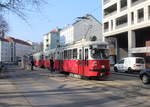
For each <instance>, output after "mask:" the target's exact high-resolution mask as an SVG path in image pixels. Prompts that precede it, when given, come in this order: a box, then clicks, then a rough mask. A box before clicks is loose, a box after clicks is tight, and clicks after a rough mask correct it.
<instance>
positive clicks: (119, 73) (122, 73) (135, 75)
mask: <svg viewBox="0 0 150 107" xmlns="http://www.w3.org/2000/svg"><path fill="white" fill-rule="evenodd" d="M112 74H115V75H123V76H130V77H139V74H138V73H136V74H128V73H124V72H112Z"/></svg>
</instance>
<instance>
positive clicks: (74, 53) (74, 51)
mask: <svg viewBox="0 0 150 107" xmlns="http://www.w3.org/2000/svg"><path fill="white" fill-rule="evenodd" d="M73 59H77V49H73Z"/></svg>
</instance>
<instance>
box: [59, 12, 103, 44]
mask: <svg viewBox="0 0 150 107" xmlns="http://www.w3.org/2000/svg"><path fill="white" fill-rule="evenodd" d="M82 39H84V40H86V41H91V40H97V41H103V35H102V24H101V23H100V22H99V21H98V20H97V19H96V18H95V17H93V16H92V15H90V14H86V15H85V16H82V17H78V18H77V20H76V21H75V22H74V23H73V24H71V25H68V26H66V27H64V28H63V29H62V30H61V31H60V44H61V45H66V44H70V43H73V42H76V41H81V40H82Z"/></svg>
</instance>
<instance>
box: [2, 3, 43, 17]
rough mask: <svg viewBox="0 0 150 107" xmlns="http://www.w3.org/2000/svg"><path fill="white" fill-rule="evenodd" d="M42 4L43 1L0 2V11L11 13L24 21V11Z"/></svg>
mask: <svg viewBox="0 0 150 107" xmlns="http://www.w3.org/2000/svg"><path fill="white" fill-rule="evenodd" d="M43 2H44V0H0V11H5V10H6V11H11V12H13V13H15V14H17V15H18V16H19V17H21V18H22V19H25V17H24V16H25V14H24V12H23V11H24V10H28V9H31V7H33V8H38V7H39V5H40V4H41V3H43ZM29 11H31V10H29Z"/></svg>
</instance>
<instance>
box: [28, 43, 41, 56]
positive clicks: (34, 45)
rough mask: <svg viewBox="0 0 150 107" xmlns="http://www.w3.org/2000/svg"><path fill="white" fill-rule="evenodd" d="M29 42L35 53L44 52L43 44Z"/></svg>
mask: <svg viewBox="0 0 150 107" xmlns="http://www.w3.org/2000/svg"><path fill="white" fill-rule="evenodd" d="M27 42H28V43H29V44H30V45H31V46H32V49H33V51H32V52H33V53H37V52H41V51H43V46H41V43H36V42H32V41H27Z"/></svg>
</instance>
